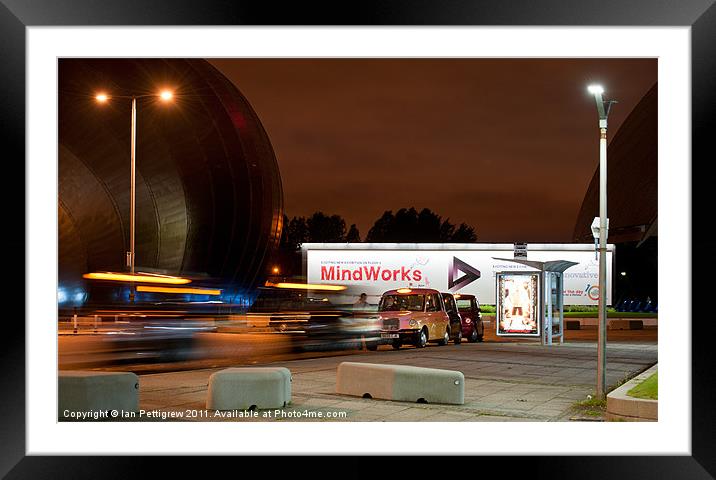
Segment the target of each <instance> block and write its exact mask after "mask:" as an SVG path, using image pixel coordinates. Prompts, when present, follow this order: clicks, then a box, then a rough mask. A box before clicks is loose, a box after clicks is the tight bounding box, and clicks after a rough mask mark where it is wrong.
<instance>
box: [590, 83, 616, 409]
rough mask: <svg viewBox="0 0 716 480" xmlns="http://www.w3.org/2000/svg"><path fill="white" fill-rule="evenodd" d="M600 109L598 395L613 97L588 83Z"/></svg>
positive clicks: (603, 352)
mask: <svg viewBox="0 0 716 480" xmlns="http://www.w3.org/2000/svg"><path fill="white" fill-rule="evenodd" d="M588 90H589V93H591V94H592V95H594V99H595V101H596V102H597V112H598V113H599V333H598V340H597V392H596V394H597V398H598V399H600V400H603V399H604V398H605V397H606V391H607V382H606V367H607V235H608V233H609V232H608V231H607V229H608V228H609V227H608V226H609V223H608V219H607V117H608V116H609V110H610V109H611V106H612V103H616V102H615V101H614V100H609V101H606V102H605V101H604V100H603V99H602V93H604V89H603V88H602V87H601V86H600V85H590V86H589V87H588Z"/></svg>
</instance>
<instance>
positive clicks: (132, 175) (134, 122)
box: [129, 97, 137, 302]
mask: <svg viewBox="0 0 716 480" xmlns="http://www.w3.org/2000/svg"><path fill="white" fill-rule="evenodd" d="M136 146H137V98H136V97H132V153H131V173H130V193H129V273H130V274H131V275H134V217H135V213H136V212H135V207H136V203H135V198H136V193H137V192H136V157H135V150H136ZM129 301H130V302H134V282H132V283H131V284H130V286H129Z"/></svg>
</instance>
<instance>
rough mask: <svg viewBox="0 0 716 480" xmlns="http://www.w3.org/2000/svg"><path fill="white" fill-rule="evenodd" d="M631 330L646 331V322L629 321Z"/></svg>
mask: <svg viewBox="0 0 716 480" xmlns="http://www.w3.org/2000/svg"><path fill="white" fill-rule="evenodd" d="M629 330H644V321H643V320H629Z"/></svg>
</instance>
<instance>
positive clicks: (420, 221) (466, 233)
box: [366, 208, 477, 243]
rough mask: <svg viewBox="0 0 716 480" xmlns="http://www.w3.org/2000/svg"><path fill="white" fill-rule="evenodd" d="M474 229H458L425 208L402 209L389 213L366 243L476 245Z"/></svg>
mask: <svg viewBox="0 0 716 480" xmlns="http://www.w3.org/2000/svg"><path fill="white" fill-rule="evenodd" d="M476 240H477V235H476V234H475V230H474V229H473V228H472V227H470V226H469V225H466V224H464V223H462V224H460V226H459V227H457V228H456V227H455V225H453V224H452V223H450V220H449V219H445V220H443V219H442V217H440V215H438V214H436V213H434V212H432V211H431V210H429V209H427V208H424V209H423V210H421V211H420V212H419V213H418V211H417V210H415V208H409V209H408V208H401V209H400V210H398V211H397V212H396V213H395V215H393V212H392V211H390V210H389V211H386V212H385V213H383V215H382V216H381V217H380V218H379V219H378V220H376V222H375V224H374V225H373V227H372V228H371V229H370V230H369V231H368V235H367V237H366V241H367V242H391V243H392V242H406V243H413V242H415V243H439V242H475V241H476Z"/></svg>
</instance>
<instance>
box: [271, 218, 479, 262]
mask: <svg viewBox="0 0 716 480" xmlns="http://www.w3.org/2000/svg"><path fill="white" fill-rule="evenodd" d="M360 241H361V235H360V232H359V231H358V227H356V225H355V224H351V225H350V227H348V228H346V221H345V219H343V217H341V216H340V215H326V214H325V213H323V212H315V213H314V214H313V215H311V216H310V217H293V218H291V219H290V220H289V218H288V217H287V216H286V215H284V217H283V229H282V231H281V240H280V243H279V249H278V252H277V258H276V260H277V261H278V262H279V263H280V264H282V265H283V267H282V268H283V272H282V274H286V275H294V274H299V273H300V272H301V257H300V255H297V252H298V251H299V250H300V248H301V244H303V243H308V242H311V243H345V242H349V243H353V242H360ZM365 241H366V242H377V243H472V242H476V241H477V234H476V233H475V229H474V228H473V227H471V226H470V225H467V224H466V223H460V224H459V225H455V224H453V223H452V222H450V219H449V218H445V219H443V218H442V217H441V216H440V215H438V214H437V213H435V212H433V211H431V210H430V209H428V208H424V209H422V210H420V211H419V212H418V211H417V210H416V209H415V208H413V207H411V208H401V209H400V210H398V211H396V212H395V213H393V211H392V210H387V211H385V212H384V213H383V215H381V217H380V218H378V219H377V220H376V221H375V223H374V224H373V226H372V227H371V228H370V230H368V234H367V235H366V237H365ZM274 263H275V262H274Z"/></svg>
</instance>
